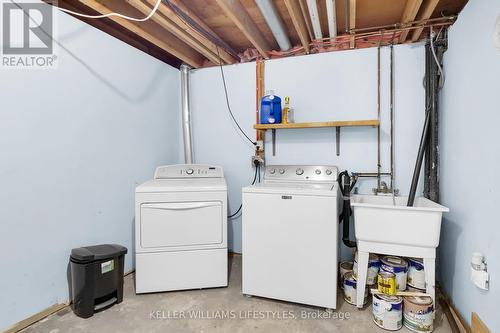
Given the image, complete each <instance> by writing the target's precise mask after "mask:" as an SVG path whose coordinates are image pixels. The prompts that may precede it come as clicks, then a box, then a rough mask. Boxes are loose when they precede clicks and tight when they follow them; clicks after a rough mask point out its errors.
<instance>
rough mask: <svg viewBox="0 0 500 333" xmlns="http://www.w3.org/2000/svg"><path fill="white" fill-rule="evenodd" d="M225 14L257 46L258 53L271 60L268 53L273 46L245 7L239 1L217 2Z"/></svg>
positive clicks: (221, 0)
mask: <svg viewBox="0 0 500 333" xmlns="http://www.w3.org/2000/svg"><path fill="white" fill-rule="evenodd" d="M216 1H217V4H218V5H219V6H220V7H221V8H222V10H223V11H224V13H225V14H226V15H227V16H228V17H229V18H230V19H231V20H232V21H233V22H234V24H235V25H236V26H237V27H238V29H240V30H241V32H243V34H244V35H245V37H246V38H248V40H249V41H250V42H251V43H252V44H253V45H254V46H255V48H256V49H257V51H259V53H260V54H261V55H262V56H263V57H264V58H266V59H269V53H268V51H270V50H271V46H270V45H269V43H268V42H267V40H266V39H265V37H264V35H263V34H262V32H261V31H260V30H259V29H258V28H257V26H256V25H255V22H254V21H253V20H252V18H251V17H250V15H249V14H248V12H247V11H246V9H245V7H243V5H242V4H241V2H240V1H239V0H216Z"/></svg>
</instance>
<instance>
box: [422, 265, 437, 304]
mask: <svg viewBox="0 0 500 333" xmlns="http://www.w3.org/2000/svg"><path fill="white" fill-rule="evenodd" d="M424 271H425V289H426V292H427V294H429V295H430V296H431V297H432V301H433V302H434V309H436V286H435V285H436V258H424Z"/></svg>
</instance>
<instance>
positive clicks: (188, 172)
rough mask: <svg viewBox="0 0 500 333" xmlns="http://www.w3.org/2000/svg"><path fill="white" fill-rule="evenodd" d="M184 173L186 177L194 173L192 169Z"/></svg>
mask: <svg viewBox="0 0 500 333" xmlns="http://www.w3.org/2000/svg"><path fill="white" fill-rule="evenodd" d="M186 173H187V174H188V175H192V174H193V173H194V170H193V169H186Z"/></svg>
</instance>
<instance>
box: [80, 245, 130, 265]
mask: <svg viewBox="0 0 500 333" xmlns="http://www.w3.org/2000/svg"><path fill="white" fill-rule="evenodd" d="M126 253H127V248H126V247H124V246H121V245H118V244H102V245H94V246H84V247H79V248H76V249H73V250H71V260H73V261H76V262H79V263H88V262H92V261H98V260H106V259H110V258H115V257H119V256H121V255H124V254H126Z"/></svg>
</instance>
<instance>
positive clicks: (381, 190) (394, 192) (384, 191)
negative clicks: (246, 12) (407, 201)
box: [373, 181, 399, 195]
mask: <svg viewBox="0 0 500 333" xmlns="http://www.w3.org/2000/svg"><path fill="white" fill-rule="evenodd" d="M373 193H374V194H392V195H398V194H399V190H397V189H394V190H393V189H392V188H389V186H388V185H387V183H386V182H384V181H382V182H380V187H378V188H374V189H373Z"/></svg>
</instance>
